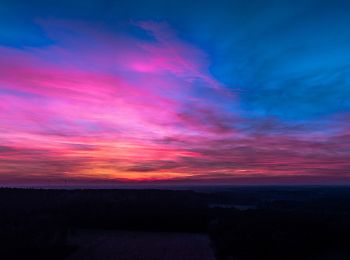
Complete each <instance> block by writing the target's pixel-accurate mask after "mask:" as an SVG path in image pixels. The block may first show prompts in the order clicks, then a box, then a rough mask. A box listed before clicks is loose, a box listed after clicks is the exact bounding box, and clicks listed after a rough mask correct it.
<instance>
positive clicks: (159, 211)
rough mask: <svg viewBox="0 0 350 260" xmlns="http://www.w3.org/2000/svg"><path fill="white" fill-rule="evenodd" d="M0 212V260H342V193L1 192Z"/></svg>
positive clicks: (347, 220)
mask: <svg viewBox="0 0 350 260" xmlns="http://www.w3.org/2000/svg"><path fill="white" fill-rule="evenodd" d="M0 213H1V214H0V259H65V258H68V259H213V257H214V255H215V257H216V258H217V259H350V246H349V245H350V188H347V187H234V188H220V189H219V188H211V189H200V190H196V191H194V190H193V191H188V190H177V191H175V190H174V191H172V190H45V189H41V190H40V189H5V188H4V189H0ZM205 257H206V258H205Z"/></svg>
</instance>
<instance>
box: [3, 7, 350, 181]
mask: <svg viewBox="0 0 350 260" xmlns="http://www.w3.org/2000/svg"><path fill="white" fill-rule="evenodd" d="M349 12H350V2H348V1H338V0H333V1H330V0H329V1H322V0H317V1H316V0H304V1H295V0H293V1H283V0H282V1H281V0H279V1H277V0H264V1H263V0H260V1H259V0H251V1H245V0H231V1H225V0H217V1H203V0H202V1H195V0H186V1H182V0H176V1H172V0H162V1H155V0H148V1H143V0H140V1H135V0H128V1H126V0H125V1H124V0H120V1H106V0H85V1H82V0H81V1H78V0H73V1H68V0H61V1H53V0H45V1H44V0H42V1H40V0H31V1H25V0H22V1H19V0H12V1H7V0H3V1H1V3H0V185H2V186H8V185H10V186H11V185H23V186H28V185H29V186H33V185H46V186H47V185H73V186H74V185H102V186H108V185H127V184H139V183H141V184H146V185H147V184H157V183H160V184H174V185H175V184H176V185H185V184H186V185H187V184H188V185H197V184H198V185H217V184H228V185H231V184H232V185H234V184H252V185H268V184H349V183H350V47H349V46H350V30H349V29H348V28H349V25H350V16H349Z"/></svg>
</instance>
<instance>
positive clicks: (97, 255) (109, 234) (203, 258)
mask: <svg viewBox="0 0 350 260" xmlns="http://www.w3.org/2000/svg"><path fill="white" fill-rule="evenodd" d="M69 243H70V244H72V245H75V246H78V247H79V249H78V250H77V251H76V252H74V253H73V254H72V255H70V256H69V257H68V258H67V260H85V259H86V260H99V259H104V260H112V259H119V260H133V259H149V260H177V259H184V260H213V259H215V258H214V254H213V252H212V249H211V247H210V240H209V238H208V236H207V235H205V234H191V233H167V232H128V231H105V230H79V231H76V233H75V234H74V235H72V237H71V238H70V239H69Z"/></svg>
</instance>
